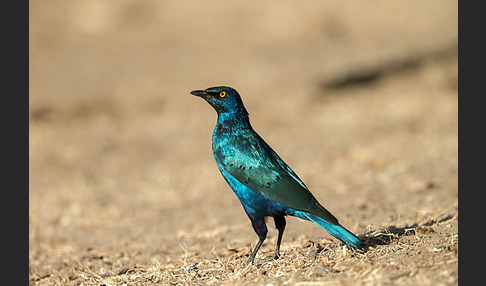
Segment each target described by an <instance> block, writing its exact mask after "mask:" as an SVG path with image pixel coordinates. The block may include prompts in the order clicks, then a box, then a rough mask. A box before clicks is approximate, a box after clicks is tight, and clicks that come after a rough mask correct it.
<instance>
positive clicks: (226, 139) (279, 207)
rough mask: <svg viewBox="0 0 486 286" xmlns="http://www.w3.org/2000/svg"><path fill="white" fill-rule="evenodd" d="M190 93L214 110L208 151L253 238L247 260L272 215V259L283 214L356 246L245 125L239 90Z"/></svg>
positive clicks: (358, 246) (351, 236) (263, 236)
mask: <svg viewBox="0 0 486 286" xmlns="http://www.w3.org/2000/svg"><path fill="white" fill-rule="evenodd" d="M190 94H192V95H195V96H198V97H201V98H202V99H204V100H206V101H207V102H208V103H209V104H210V105H211V106H212V107H213V108H214V109H215V110H216V112H217V114H218V119H217V122H216V127H215V128H214V131H213V135H212V151H213V155H214V159H215V161H216V164H217V166H218V169H219V171H220V172H221V174H222V175H223V178H224V179H225V180H226V182H227V183H228V185H229V186H230V187H231V189H232V190H233V191H234V193H235V194H236V196H237V197H238V199H239V201H240V203H241V204H242V206H243V209H244V211H245V212H246V214H247V216H248V218H249V219H250V221H251V225H252V227H253V229H254V231H255V233H256V234H257V236H258V242H257V244H256V245H255V247H254V248H253V250H252V252H251V254H250V257H249V259H248V261H247V262H246V263H247V264H252V263H254V260H255V256H256V254H257V252H258V250H259V249H260V247H261V245H262V244H263V242H264V241H265V239H266V237H267V233H268V229H267V226H266V223H265V218H266V217H273V220H274V222H275V228H276V229H277V231H278V236H277V245H276V249H275V253H274V258H275V259H278V258H279V257H280V244H281V242H282V237H283V233H284V230H285V226H286V219H285V216H293V217H298V218H300V219H303V220H307V221H312V222H314V223H316V224H317V225H319V226H320V227H322V228H323V229H325V230H326V231H328V232H329V233H330V234H331V235H332V236H334V237H335V238H337V239H339V240H340V241H342V242H343V243H345V244H346V245H348V246H350V247H352V248H355V249H362V248H363V247H364V246H365V244H364V241H363V240H361V239H360V238H358V237H357V236H356V235H355V234H353V233H352V232H350V231H349V230H347V229H346V228H345V227H343V226H342V225H341V224H340V223H339V222H338V220H337V218H336V217H335V216H334V215H332V214H331V213H330V212H329V211H328V210H327V209H325V208H324V207H323V206H322V205H321V204H320V203H319V202H318V201H317V199H316V198H315V196H314V195H313V194H312V193H311V192H310V190H309V189H308V188H307V186H306V185H305V184H304V182H303V181H302V180H301V179H300V178H299V177H298V176H297V174H296V173H295V172H294V171H293V170H292V169H291V168H290V167H289V166H288V165H287V164H286V163H285V162H284V161H283V160H282V159H281V158H280V156H279V155H278V154H277V153H276V152H275V151H274V150H273V149H272V148H271V147H270V146H269V145H268V144H267V143H266V142H265V141H264V140H263V138H262V137H260V135H258V133H257V132H255V130H254V129H253V127H252V126H251V124H250V119H249V114H248V112H247V110H246V108H245V106H244V105H243V101H242V99H241V97H240V95H239V93H238V92H237V91H236V90H235V89H234V88H231V87H228V86H215V87H210V88H207V89H204V90H194V91H191V92H190Z"/></svg>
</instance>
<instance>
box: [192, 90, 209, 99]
mask: <svg viewBox="0 0 486 286" xmlns="http://www.w3.org/2000/svg"><path fill="white" fill-rule="evenodd" d="M191 94H192V95H195V96H200V97H204V96H206V95H208V93H207V92H206V91H204V90H193V91H191Z"/></svg>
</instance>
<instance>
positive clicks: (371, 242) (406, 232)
mask: <svg viewBox="0 0 486 286" xmlns="http://www.w3.org/2000/svg"><path fill="white" fill-rule="evenodd" d="M452 218H453V216H452V215H447V216H445V217H443V218H441V219H436V220H434V219H432V220H429V221H426V222H424V223H421V224H418V223H414V224H412V225H406V226H403V227H396V226H394V225H391V226H389V227H386V228H382V229H380V230H378V231H372V232H370V233H367V234H365V235H363V236H360V238H361V239H363V240H364V241H365V248H364V249H363V250H364V251H366V250H368V249H369V248H368V247H369V246H371V247H376V246H377V245H388V244H390V243H392V242H393V241H396V240H398V239H400V238H401V237H403V236H411V235H416V234H417V231H418V230H420V231H433V230H432V229H429V228H428V227H430V226H432V225H434V224H437V223H440V222H444V221H448V220H450V219H452Z"/></svg>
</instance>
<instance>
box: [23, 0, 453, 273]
mask: <svg viewBox="0 0 486 286" xmlns="http://www.w3.org/2000/svg"><path fill="white" fill-rule="evenodd" d="M457 14H458V8H457V1H449V0H440V1H439V0H437V1H418V0H413V1H385V0H373V1H346V2H337V1H299V2H295V1H265V2H256V1H244V2H239V3H235V2H228V1H216V0H214V1H204V2H202V1H147V0H143V1H128V0H119V1H98V0H82V1H61V0H44V1H30V2H29V20H30V21H29V29H30V33H29V60H30V64H29V90H30V97H29V163H30V164H29V249H30V251H29V262H30V271H31V273H34V272H35V273H49V272H50V271H51V272H52V271H53V269H54V270H55V271H58V272H62V271H68V270H66V269H69V267H72V265H73V264H76V263H75V262H74V261H76V259H78V260H79V259H80V257H82V256H83V255H90V253H91V252H92V251H94V250H96V251H99V252H103V253H105V255H117V253H124V256H125V257H130V255H132V256H131V257H132V259H136V261H137V262H138V263H145V264H147V263H152V262H153V261H169V260H171V259H174V257H179V256H180V255H181V253H183V250H182V249H181V246H180V245H181V244H186V247H187V248H190V249H196V250H198V251H200V252H204V251H206V252H207V251H210V250H211V248H213V247H215V248H216V249H218V250H220V251H223V250H225V249H226V245H236V246H239V247H242V246H249V245H250V243H251V244H254V243H255V242H256V240H257V238H256V235H255V234H254V233H253V230H252V229H251V226H250V223H249V222H248V219H247V217H246V215H245V214H244V212H243V209H242V207H241V206H240V204H239V202H238V201H237V199H236V197H235V196H234V194H233V193H232V192H231V190H230V189H229V187H228V186H227V185H226V183H225V182H224V180H223V179H222V177H221V175H220V174H219V171H218V170H217V167H216V164H215V163H214V159H213V157H212V153H211V134H212V131H213V128H214V125H215V122H216V113H215V112H214V110H213V109H212V108H211V107H210V106H209V105H208V104H207V103H206V102H204V101H203V100H201V99H200V98H197V97H194V96H191V95H190V94H189V92H190V91H192V90H195V89H204V88H207V87H211V86H217V85H228V86H231V87H234V88H235V89H236V90H238V91H239V93H240V94H241V96H242V98H243V101H244V103H245V105H246V107H247V109H248V111H249V113H250V118H251V121H252V124H253V127H254V128H255V130H257V132H259V134H260V135H261V136H262V137H263V138H265V140H266V141H267V142H268V143H269V144H270V145H271V146H272V147H273V148H274V149H275V151H276V152H277V153H279V154H280V155H281V157H282V158H283V159H284V160H285V161H286V162H287V163H288V164H289V165H290V166H291V167H292V168H293V169H294V171H295V172H296V173H297V174H298V175H299V176H300V177H301V178H302V179H303V180H304V182H305V183H306V185H307V186H309V188H310V189H311V191H312V192H313V193H314V194H315V196H316V197H317V198H318V200H319V201H320V202H321V203H322V204H323V205H324V206H325V207H326V208H328V209H329V210H330V211H331V212H333V213H334V214H335V215H336V216H337V217H338V218H339V219H340V221H341V223H342V224H344V225H345V226H347V227H348V228H349V229H351V230H352V231H354V232H356V233H363V232H364V231H365V228H366V227H367V226H369V225H373V226H389V225H393V224H396V225H405V224H413V223H416V222H421V221H423V220H426V219H428V218H430V216H431V215H432V214H434V213H437V212H440V211H441V210H443V209H446V208H448V207H449V206H451V205H452V204H454V203H455V202H457V171H458V170H457V168H458V166H457V155H458V152H457V145H458V144H457V143H458V142H457V131H458V130H457V128H458V127H457V123H458V118H457V96H458V95H457V85H458V83H457V80H458V74H457V69H458V66H457V45H458V17H457ZM270 225H271V226H273V222H270ZM270 229H271V230H270V233H269V238H271V239H273V238H274V236H275V234H274V233H273V227H271V228H270ZM208 230H212V231H213V232H211V233H212V234H211V235H209V236H205V235H198V233H201V232H203V231H208ZM302 235H305V236H306V237H308V238H313V239H315V238H316V237H329V236H327V234H326V233H325V232H324V231H322V230H321V229H319V228H318V227H317V226H314V225H312V224H311V223H306V222H302V221H298V220H292V219H290V220H289V223H288V227H287V231H286V236H285V237H284V243H285V241H292V240H295V239H299V238H300V237H301V236H302ZM270 241H271V240H270ZM267 244H268V247H269V249H271V248H272V247H273V246H272V243H271V242H269V243H267ZM133 254H137V255H136V258H135V257H133ZM39 275H40V274H39Z"/></svg>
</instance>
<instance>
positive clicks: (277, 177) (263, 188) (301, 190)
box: [224, 157, 338, 224]
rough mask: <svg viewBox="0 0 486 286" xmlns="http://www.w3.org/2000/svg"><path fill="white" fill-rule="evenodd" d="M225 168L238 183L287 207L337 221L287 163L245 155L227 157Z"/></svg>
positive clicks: (330, 220) (332, 221)
mask: <svg viewBox="0 0 486 286" xmlns="http://www.w3.org/2000/svg"><path fill="white" fill-rule="evenodd" d="M278 159H280V158H278ZM280 160H281V159H280ZM282 162H283V161H282ZM275 163H277V164H275ZM283 164H285V163H283ZM283 167H285V168H283ZM224 168H225V170H226V171H227V172H228V173H229V174H230V175H231V176H233V177H234V178H235V179H237V180H238V181H239V182H240V183H242V184H244V185H245V186H247V187H248V188H249V189H251V190H252V191H254V192H257V193H259V194H260V195H263V196H265V197H267V198H269V199H271V200H273V201H275V202H277V203H279V204H281V205H284V206H286V207H289V208H292V209H295V210H300V211H304V212H307V213H310V214H314V215H317V216H319V217H321V218H323V219H325V220H328V221H329V222H331V223H334V224H337V223H338V222H337V219H336V218H335V217H334V216H333V215H332V214H331V213H330V212H329V211H327V210H326V209H325V208H324V207H322V206H321V205H320V204H319V203H318V202H317V200H316V199H315V197H314V196H313V195H312V193H311V192H310V191H309V190H308V189H307V187H306V186H305V185H304V183H303V182H302V181H301V180H300V179H299V178H298V177H297V175H295V173H294V172H293V171H292V170H291V169H290V168H289V167H288V166H287V165H284V166H281V163H280V162H275V161H273V162H262V161H259V160H255V159H252V158H248V157H247V158H241V157H240V158H238V159H237V158H234V157H229V158H227V159H226V162H225V167H224Z"/></svg>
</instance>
